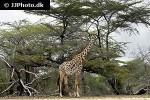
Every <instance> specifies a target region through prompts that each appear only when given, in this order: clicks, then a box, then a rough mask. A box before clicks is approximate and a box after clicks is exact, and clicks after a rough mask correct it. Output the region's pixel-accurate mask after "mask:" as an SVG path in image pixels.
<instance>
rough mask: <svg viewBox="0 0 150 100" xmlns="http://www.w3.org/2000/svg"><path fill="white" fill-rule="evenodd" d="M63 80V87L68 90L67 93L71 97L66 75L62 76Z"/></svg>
mask: <svg viewBox="0 0 150 100" xmlns="http://www.w3.org/2000/svg"><path fill="white" fill-rule="evenodd" d="M64 82H65V88H66V90H67V92H68V95H69V96H70V97H71V93H70V89H69V86H68V77H67V75H65V76H64Z"/></svg>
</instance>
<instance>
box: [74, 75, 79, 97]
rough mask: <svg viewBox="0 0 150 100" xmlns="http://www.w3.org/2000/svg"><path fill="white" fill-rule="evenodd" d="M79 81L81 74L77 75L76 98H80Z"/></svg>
mask: <svg viewBox="0 0 150 100" xmlns="http://www.w3.org/2000/svg"><path fill="white" fill-rule="evenodd" d="M79 79H80V74H76V77H75V86H74V97H80V95H79Z"/></svg>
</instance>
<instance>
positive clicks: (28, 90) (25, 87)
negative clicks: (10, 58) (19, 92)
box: [20, 79, 32, 96]
mask: <svg viewBox="0 0 150 100" xmlns="http://www.w3.org/2000/svg"><path fill="white" fill-rule="evenodd" d="M20 83H21V84H22V86H23V87H24V89H26V90H27V91H28V93H29V95H30V96H32V93H31V91H30V90H29V89H28V88H27V87H26V86H25V85H24V83H23V81H22V79H20Z"/></svg>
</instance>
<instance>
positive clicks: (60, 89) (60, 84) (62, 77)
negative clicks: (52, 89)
mask: <svg viewBox="0 0 150 100" xmlns="http://www.w3.org/2000/svg"><path fill="white" fill-rule="evenodd" d="M59 75H60V76H59V77H60V78H59V96H60V97H62V82H63V79H64V76H65V73H63V72H62V71H60V72H59Z"/></svg>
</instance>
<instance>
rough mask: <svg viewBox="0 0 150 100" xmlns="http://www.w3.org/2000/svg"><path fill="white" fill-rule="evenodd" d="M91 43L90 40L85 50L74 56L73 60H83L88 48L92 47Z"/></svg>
mask: <svg viewBox="0 0 150 100" xmlns="http://www.w3.org/2000/svg"><path fill="white" fill-rule="evenodd" d="M93 42H94V41H92V40H91V41H90V42H89V43H88V45H87V46H86V48H85V49H84V50H83V51H82V52H81V53H79V54H78V55H76V57H75V59H80V60H83V59H85V57H86V55H87V54H88V52H89V50H90V48H91V47H92V45H93Z"/></svg>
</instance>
